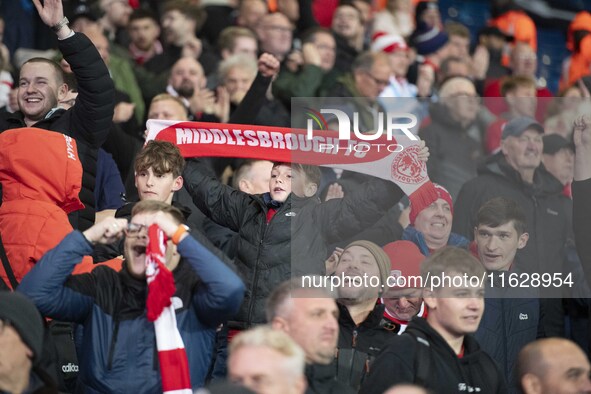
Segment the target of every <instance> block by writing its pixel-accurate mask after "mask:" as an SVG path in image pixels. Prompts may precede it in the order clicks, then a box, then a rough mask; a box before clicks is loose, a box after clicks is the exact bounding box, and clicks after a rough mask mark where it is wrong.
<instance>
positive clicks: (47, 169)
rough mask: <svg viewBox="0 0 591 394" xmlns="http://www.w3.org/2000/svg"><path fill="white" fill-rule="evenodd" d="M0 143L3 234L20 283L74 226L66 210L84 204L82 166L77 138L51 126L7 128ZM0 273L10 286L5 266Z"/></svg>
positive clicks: (0, 219)
mask: <svg viewBox="0 0 591 394" xmlns="http://www.w3.org/2000/svg"><path fill="white" fill-rule="evenodd" d="M32 141H35V143H32ZM0 146H2V149H0V183H1V184H2V189H3V203H2V205H1V206H0V233H1V234H2V243H3V244H4V248H5V249H6V255H7V257H8V261H9V262H10V265H11V267H12V270H13V272H14V276H15V278H16V280H17V281H18V282H20V281H21V280H22V278H23V277H24V276H25V274H26V273H27V272H29V271H30V270H31V268H32V267H33V265H34V264H35V263H36V262H37V261H39V260H40V259H41V257H42V256H43V254H44V253H45V252H46V251H48V250H49V249H52V248H53V247H55V246H56V245H57V244H58V243H59V242H60V241H61V240H62V239H63V238H64V237H65V236H66V235H67V234H68V233H69V232H71V231H72V226H71V225H70V222H69V221H68V216H67V214H68V213H70V212H73V211H76V210H79V209H81V208H83V207H84V205H82V203H81V202H80V200H79V198H78V193H79V192H80V188H81V183H82V166H81V165H80V160H79V158H78V153H77V149H76V147H77V146H76V141H75V140H73V139H72V138H70V137H67V136H66V135H63V134H60V133H55V132H52V131H46V130H41V129H37V128H22V129H14V130H8V131H5V132H4V133H1V134H0ZM41 157H42V158H43V159H42V160H40V158H41ZM0 277H1V278H2V279H3V280H4V282H5V283H6V284H9V285H10V283H9V280H8V279H7V275H6V272H5V270H4V267H3V266H0Z"/></svg>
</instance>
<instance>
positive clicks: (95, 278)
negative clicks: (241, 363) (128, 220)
mask: <svg viewBox="0 0 591 394" xmlns="http://www.w3.org/2000/svg"><path fill="white" fill-rule="evenodd" d="M178 252H179V254H180V255H181V256H182V259H181V261H180V262H179V265H178V266H177V267H176V268H175V269H174V271H173V275H174V280H175V284H176V292H175V295H174V297H173V305H175V309H176V319H177V326H178V328H179V332H180V334H181V337H182V339H183V343H184V345H185V349H186V352H187V358H188V360H189V369H190V372H191V384H192V386H193V387H200V386H203V384H204V379H205V375H206V374H207V369H208V366H209V363H210V358H211V353H212V347H213V339H214V336H215V328H216V326H217V325H218V324H220V323H221V322H223V321H225V320H226V319H228V318H229V317H231V316H233V315H234V314H235V313H236V312H237V311H238V308H239V307H240V304H241V302H242V298H243V294H244V285H243V284H242V282H241V280H240V279H239V278H238V276H236V274H234V272H232V270H230V269H229V268H228V267H227V266H226V265H224V264H223V263H222V262H221V261H220V260H219V259H218V258H217V257H215V256H214V255H213V254H212V253H211V252H209V251H208V250H207V249H206V248H204V247H203V246H202V245H201V244H200V243H198V242H197V241H196V240H195V239H194V238H192V237H186V238H185V239H184V240H183V241H182V242H180V243H179V245H178ZM91 253H92V245H91V244H90V243H89V242H88V241H87V240H86V238H85V237H84V236H83V235H82V233H80V232H78V231H74V232H72V233H70V234H69V235H68V236H67V237H66V238H64V240H63V241H62V242H61V243H60V244H59V245H58V246H56V247H55V248H54V249H52V250H51V251H49V252H47V254H45V256H44V257H43V258H42V259H41V260H40V261H39V263H38V264H37V265H35V267H34V268H33V269H32V270H31V271H30V272H29V274H28V275H27V276H26V277H25V278H24V279H23V281H22V283H21V285H20V286H19V288H18V290H19V291H21V292H23V293H25V294H26V295H27V296H29V297H30V298H31V299H32V300H33V301H34V302H35V305H36V306H37V308H39V310H40V311H41V313H42V314H43V315H45V316H49V317H52V318H55V319H59V320H64V321H73V322H76V323H79V324H80V325H81V326H82V327H83V331H84V333H83V336H82V339H81V343H80V347H79V349H78V357H79V360H80V375H79V382H78V384H79V386H81V387H79V391H81V392H85V393H99V392H100V393H107V392H108V393H162V386H161V381H160V371H159V367H158V358H157V350H156V340H155V334H154V324H153V323H152V322H150V321H148V319H147V317H146V311H145V306H146V294H147V287H146V282H145V280H139V279H136V278H133V277H132V276H131V275H130V274H129V273H128V272H127V270H126V269H125V268H124V269H122V270H121V271H120V272H116V271H114V270H112V269H111V268H108V267H106V266H100V267H97V268H95V269H94V270H93V271H92V272H91V273H89V274H83V275H74V276H70V273H71V272H72V270H73V268H74V266H75V265H76V264H77V263H78V262H79V261H80V260H81V258H82V256H84V255H89V254H91Z"/></svg>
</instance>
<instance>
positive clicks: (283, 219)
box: [183, 160, 403, 329]
mask: <svg viewBox="0 0 591 394" xmlns="http://www.w3.org/2000/svg"><path fill="white" fill-rule="evenodd" d="M206 174H207V170H206V168H204V164H203V163H200V162H198V161H196V160H189V161H188V162H187V166H186V168H185V172H184V174H183V178H184V179H185V186H186V187H187V190H188V191H189V193H190V194H191V196H192V198H193V202H194V203H195V205H196V206H197V207H198V208H199V209H200V210H201V211H202V212H203V213H204V214H205V215H206V216H208V217H209V218H210V219H212V220H213V221H214V222H216V223H218V224H220V225H222V226H225V227H228V228H229V229H231V230H233V231H235V232H237V233H238V234H239V239H238V244H237V249H236V250H237V252H236V259H235V262H236V267H237V269H238V272H239V274H240V276H241V277H242V280H243V281H244V283H245V284H246V288H247V291H246V294H245V297H244V304H243V305H242V308H241V309H240V312H239V313H238V314H237V315H236V316H235V317H234V319H233V321H230V322H229V327H230V328H235V329H236V328H238V329H242V328H248V327H250V326H251V325H253V324H261V323H265V313H264V311H265V302H266V299H267V297H268V296H269V294H271V291H273V289H274V288H275V287H276V286H277V285H278V284H279V283H281V282H283V281H285V280H287V279H289V278H290V277H291V276H300V275H324V274H325V265H324V261H325V260H326V259H327V258H328V255H329V253H330V251H329V250H328V247H327V245H329V244H331V243H336V242H338V241H339V240H341V239H346V238H348V237H351V236H352V235H354V234H356V233H357V232H359V231H360V230H362V229H364V228H367V227H369V226H371V225H372V224H373V223H375V222H376V221H377V220H378V219H379V218H380V216H381V215H382V214H383V213H384V212H385V211H386V210H387V209H388V208H389V207H390V206H392V205H393V204H395V203H396V202H397V201H398V200H400V198H401V197H402V196H403V192H402V190H401V189H400V188H399V187H397V186H396V185H394V184H393V183H391V182H386V181H381V180H377V179H376V180H370V181H368V182H366V183H365V184H364V187H360V188H358V190H355V191H354V192H351V193H348V195H346V196H345V197H344V198H342V199H333V200H329V201H327V202H324V203H322V204H320V201H319V200H318V199H317V198H315V197H312V198H300V197H297V196H296V195H294V194H293V193H292V194H290V195H289V197H288V198H287V200H286V201H285V202H284V203H283V204H279V203H277V202H275V201H272V200H271V198H270V195H269V193H266V194H258V195H250V194H247V193H243V192H240V191H238V190H235V189H233V188H232V187H230V186H227V185H224V184H222V183H221V182H220V181H219V180H217V179H216V178H214V177H210V176H207V175H206ZM270 208H273V209H276V213H275V214H274V216H273V217H272V218H271V220H270V221H268V222H267V213H268V212H269V209H270Z"/></svg>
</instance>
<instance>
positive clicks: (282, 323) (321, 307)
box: [266, 277, 354, 394]
mask: <svg viewBox="0 0 591 394" xmlns="http://www.w3.org/2000/svg"><path fill="white" fill-rule="evenodd" d="M266 309H267V321H268V322H269V323H270V324H271V326H272V327H273V328H274V329H276V330H281V331H284V332H285V333H287V334H288V335H289V336H290V337H291V338H292V339H293V340H294V341H295V342H296V343H297V344H298V345H300V347H301V348H302V349H303V350H304V352H305V353H306V379H307V380H308V391H307V392H306V393H308V394H314V393H316V394H321V393H335V394H336V393H353V392H354V391H353V390H351V388H350V387H348V386H347V385H345V384H343V383H342V382H339V381H337V380H336V376H335V370H334V365H331V363H332V362H333V360H334V357H335V351H336V347H337V341H338V338H339V324H338V321H337V319H338V316H339V310H338V308H337V305H336V303H335V301H334V300H333V299H332V297H331V294H330V292H328V290H325V289H322V288H303V287H302V278H301V277H297V278H294V279H292V280H288V281H285V282H283V283H282V284H280V285H279V286H277V287H276V288H275V290H273V292H272V293H271V295H270V296H269V298H268V299H267V308H266Z"/></svg>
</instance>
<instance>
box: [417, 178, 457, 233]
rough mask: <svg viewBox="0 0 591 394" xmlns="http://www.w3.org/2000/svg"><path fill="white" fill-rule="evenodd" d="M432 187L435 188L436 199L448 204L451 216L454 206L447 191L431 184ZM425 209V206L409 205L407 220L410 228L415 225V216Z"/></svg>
mask: <svg viewBox="0 0 591 394" xmlns="http://www.w3.org/2000/svg"><path fill="white" fill-rule="evenodd" d="M433 186H435V190H436V191H437V197H438V198H441V199H443V200H445V201H447V203H448V204H449V208H450V209H451V214H452V216H453V214H454V204H453V201H452V199H451V194H449V192H448V191H447V189H446V188H444V187H443V186H441V185H438V184H436V183H433ZM425 208H427V205H424V206H419V205H413V204H411V205H410V214H409V219H410V224H411V225H412V226H414V225H415V220H416V219H417V216H418V215H419V213H421V211H422V210H423V209H425Z"/></svg>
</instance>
